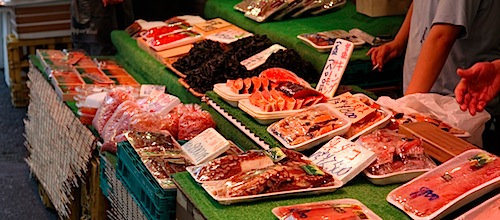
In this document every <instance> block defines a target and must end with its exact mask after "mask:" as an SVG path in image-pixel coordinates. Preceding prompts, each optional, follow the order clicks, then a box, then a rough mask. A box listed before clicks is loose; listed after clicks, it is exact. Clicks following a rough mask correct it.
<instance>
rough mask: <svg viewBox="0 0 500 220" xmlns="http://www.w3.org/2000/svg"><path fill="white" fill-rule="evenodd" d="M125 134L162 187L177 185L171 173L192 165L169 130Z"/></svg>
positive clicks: (181, 170)
mask: <svg viewBox="0 0 500 220" xmlns="http://www.w3.org/2000/svg"><path fill="white" fill-rule="evenodd" d="M125 136H126V138H127V140H128V142H129V143H130V145H131V146H132V148H133V149H134V150H135V151H136V152H137V154H138V155H139V157H140V159H141V161H142V162H143V163H144V166H145V167H146V168H147V169H148V170H149V172H150V173H151V174H152V175H153V177H154V178H155V179H156V180H157V181H158V183H159V184H160V186H161V187H162V188H173V187H175V184H174V183H173V181H172V179H171V178H170V175H171V174H173V173H178V172H183V171H186V166H191V165H192V164H191V162H190V161H189V159H188V158H187V156H186V155H185V153H184V152H183V151H182V150H181V148H180V145H179V143H177V141H176V140H175V139H174V138H173V137H172V135H170V133H169V132H168V131H155V132H144V131H129V132H127V133H126V135H125Z"/></svg>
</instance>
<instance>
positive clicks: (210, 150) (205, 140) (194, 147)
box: [181, 128, 229, 165]
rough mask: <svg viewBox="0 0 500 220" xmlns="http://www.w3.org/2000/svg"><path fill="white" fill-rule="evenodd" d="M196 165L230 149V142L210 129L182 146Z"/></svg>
mask: <svg viewBox="0 0 500 220" xmlns="http://www.w3.org/2000/svg"><path fill="white" fill-rule="evenodd" d="M181 148H182V150H183V151H184V153H186V154H187V155H188V156H189V158H190V159H191V162H193V164H194V165H199V164H202V163H205V162H208V161H209V160H212V159H214V158H216V157H218V156H219V155H221V154H222V153H224V152H225V151H226V150H228V149H229V141H228V140H226V139H225V138H224V137H223V136H222V135H221V134H219V132H217V131H216V130H215V129H213V128H209V129H207V130H205V131H203V132H201V133H200V134H199V135H196V137H194V138H193V139H191V140H190V141H188V142H187V143H185V144H184V145H182V146H181Z"/></svg>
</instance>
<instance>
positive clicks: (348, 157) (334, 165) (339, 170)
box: [309, 136, 376, 185]
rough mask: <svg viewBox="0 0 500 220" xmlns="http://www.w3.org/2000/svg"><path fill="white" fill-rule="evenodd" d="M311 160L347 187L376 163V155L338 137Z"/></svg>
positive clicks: (319, 150)
mask: <svg viewBox="0 0 500 220" xmlns="http://www.w3.org/2000/svg"><path fill="white" fill-rule="evenodd" d="M309 158H310V159H311V160H312V161H313V162H314V163H315V164H317V165H319V166H321V167H323V169H324V170H325V171H326V172H329V173H330V174H332V175H333V176H334V177H335V178H337V179H339V180H340V181H342V185H345V184H346V183H347V182H348V181H349V180H351V179H352V178H354V177H355V176H356V175H358V174H359V173H361V172H362V171H363V170H364V169H365V168H366V167H368V166H369V165H370V164H371V163H372V162H374V161H375V160H376V154H375V153H374V152H373V151H371V150H368V149H366V148H364V147H362V146H361V145H359V144H357V143H353V142H352V141H349V140H347V139H345V138H342V137H339V136H336V137H334V138H332V140H330V141H328V142H327V143H326V144H325V145H323V146H322V147H321V148H320V149H318V150H317V151H316V152H314V153H313V154H312V155H311V156H309Z"/></svg>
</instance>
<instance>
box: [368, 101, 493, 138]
mask: <svg viewBox="0 0 500 220" xmlns="http://www.w3.org/2000/svg"><path fill="white" fill-rule="evenodd" d="M377 103H378V104H380V105H383V106H386V107H389V108H392V109H393V110H395V111H397V112H402V113H405V114H411V113H425V114H431V115H434V116H436V117H437V118H439V119H440V120H442V121H444V122H446V123H448V124H450V125H452V126H454V127H457V128H460V129H463V130H465V131H467V132H469V133H470V134H471V136H470V137H468V138H466V140H467V141H469V142H470V143H472V144H474V145H476V146H478V147H482V146H483V140H482V134H483V130H484V124H485V123H486V122H487V121H488V120H490V118H491V116H490V114H489V113H488V112H486V111H483V112H478V113H477V114H476V115H475V116H472V115H470V114H469V112H468V111H465V112H464V111H462V110H460V106H459V105H458V103H457V101H456V100H455V98H454V97H451V96H443V95H439V94H434V93H417V94H412V95H407V96H404V97H402V98H399V99H396V100H394V99H392V98H390V97H387V96H382V97H379V99H378V100H377Z"/></svg>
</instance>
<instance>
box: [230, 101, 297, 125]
mask: <svg viewBox="0 0 500 220" xmlns="http://www.w3.org/2000/svg"><path fill="white" fill-rule="evenodd" d="M238 107H239V108H240V109H241V110H242V111H244V112H246V113H248V114H249V115H250V116H252V117H253V118H254V119H255V120H256V121H257V122H258V123H259V124H264V125H267V124H271V123H273V122H275V121H277V120H279V119H282V118H285V117H287V116H290V115H293V114H295V113H298V112H300V111H302V110H304V109H296V110H286V111H275V112H265V111H262V110H260V108H259V107H257V106H254V105H252V104H251V103H250V100H249V99H241V100H239V101H238Z"/></svg>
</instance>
